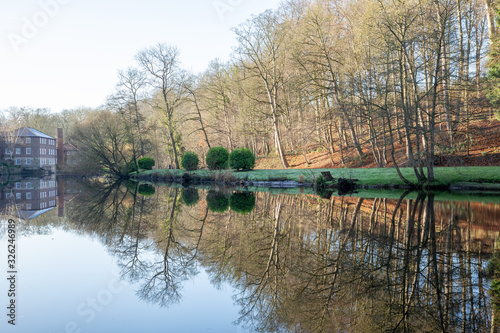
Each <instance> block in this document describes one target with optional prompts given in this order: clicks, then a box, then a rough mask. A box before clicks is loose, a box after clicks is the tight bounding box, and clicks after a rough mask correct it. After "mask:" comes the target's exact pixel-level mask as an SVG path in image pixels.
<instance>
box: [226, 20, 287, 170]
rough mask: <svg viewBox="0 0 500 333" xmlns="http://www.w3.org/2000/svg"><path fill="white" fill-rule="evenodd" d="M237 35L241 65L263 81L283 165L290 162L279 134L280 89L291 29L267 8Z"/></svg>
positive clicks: (241, 28) (240, 28)
mask: <svg viewBox="0 0 500 333" xmlns="http://www.w3.org/2000/svg"><path fill="white" fill-rule="evenodd" d="M234 31H235V32H236V35H237V36H238V42H239V46H238V48H237V52H238V54H239V56H240V62H241V65H242V66H243V67H244V68H245V70H246V71H248V75H249V76H250V77H255V78H257V79H258V80H259V81H260V82H261V87H262V89H263V91H264V93H265V95H266V97H267V104H268V105H269V107H270V109H271V117H272V122H273V128H274V139H275V145H276V148H277V151H278V154H279V157H280V159H281V163H282V165H283V168H288V162H287V159H286V156H285V151H284V149H283V144H282V137H281V134H280V110H281V106H280V95H279V94H280V90H281V89H282V84H283V80H284V76H285V60H286V53H285V52H286V48H285V41H286V38H287V36H288V33H287V31H286V29H285V26H284V25H283V24H282V22H280V19H279V16H277V15H276V14H274V13H273V12H271V11H266V12H264V13H262V14H260V15H258V16H256V17H254V18H253V19H252V20H249V21H247V22H246V23H245V24H242V25H240V27H239V28H237V29H235V30H234Z"/></svg>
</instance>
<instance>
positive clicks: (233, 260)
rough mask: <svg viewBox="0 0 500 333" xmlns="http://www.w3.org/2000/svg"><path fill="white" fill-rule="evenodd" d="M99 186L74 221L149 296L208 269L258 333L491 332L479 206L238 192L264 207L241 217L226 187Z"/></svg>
mask: <svg viewBox="0 0 500 333" xmlns="http://www.w3.org/2000/svg"><path fill="white" fill-rule="evenodd" d="M91 188H92V190H93V191H97V192H98V193H96V192H88V193H87V194H86V195H85V196H83V197H82V198H80V199H79V200H77V201H75V203H76V204H74V205H73V206H74V213H73V214H72V216H73V218H74V220H73V224H75V225H78V226H79V228H80V229H81V230H82V231H83V230H85V231H87V232H90V233H93V234H95V235H97V236H98V237H101V239H102V240H103V241H104V242H105V243H106V244H108V246H109V248H110V250H111V251H112V252H113V253H114V254H115V255H116V257H117V258H118V262H119V265H120V267H121V270H122V275H123V277H124V278H127V279H129V280H131V281H133V282H137V283H138V285H139V286H140V288H139V290H138V295H139V297H140V298H141V299H143V300H145V301H147V302H152V303H155V304H158V305H159V306H168V305H170V304H173V303H175V302H178V301H179V300H180V299H181V297H182V286H183V283H184V282H185V281H186V280H188V279H189V278H191V277H192V276H194V275H195V274H197V272H198V268H199V267H202V268H203V269H204V270H205V271H207V272H208V274H209V276H210V278H211V281H212V283H213V284H214V285H215V286H216V287H217V286H221V285H222V284H224V283H230V284H232V285H233V287H235V288H236V289H237V290H239V292H238V293H237V294H236V295H235V301H236V304H238V305H239V307H240V319H239V323H240V324H242V325H244V326H246V327H247V328H248V329H250V330H251V331H257V332H276V331H297V332H331V331H357V332H371V331H392V332H413V331H428V332H433V331H442V332H454V331H474V332H476V331H485V330H489V328H490V325H491V316H492V314H491V310H487V308H488V307H489V304H490V301H489V296H488V294H487V288H486V286H485V283H486V282H485V280H484V279H485V277H484V275H483V274H482V270H483V263H484V261H483V258H487V257H488V254H487V252H489V248H488V247H487V246H489V244H487V243H488V241H487V240H485V239H484V237H483V238H481V237H480V236H477V235H476V234H475V233H474V229H473V225H474V224H476V223H477V221H476V220H474V217H473V216H474V214H473V213H471V207H470V204H468V206H464V204H462V203H441V202H438V203H436V202H435V200H434V195H433V194H432V193H420V194H418V195H416V196H415V195H410V194H409V193H405V194H404V195H403V196H402V197H401V198H400V199H399V200H390V199H363V198H348V197H331V198H329V199H327V200H324V199H318V198H315V197H308V196H302V197H298V196H288V195H283V194H280V195H272V194H269V193H256V194H252V195H246V194H239V196H238V197H234V198H233V200H232V203H233V206H235V205H237V204H239V203H240V202H239V201H241V202H243V203H245V207H246V206H252V208H253V207H254V206H255V209H253V210H251V211H250V210H249V209H242V211H244V213H245V214H240V213H238V210H236V211H235V210H227V209H215V210H213V211H212V210H211V207H212V208H213V204H214V202H217V200H215V199H218V201H222V199H227V198H226V196H225V195H224V196H222V195H221V193H220V192H213V191H208V192H207V191H196V192H195V191H187V190H182V195H181V190H180V189H177V188H161V187H160V188H156V190H155V192H154V194H153V195H151V196H144V195H139V194H138V188H139V187H138V186H137V184H135V185H130V184H93V185H92V186H91ZM149 192H152V191H149ZM191 192H192V193H191ZM181 197H182V198H183V199H181ZM189 197H193V198H195V199H196V200H190V199H189ZM247 197H248V198H249V199H251V200H246V199H247ZM410 197H411V199H410ZM186 198H188V199H186ZM242 198H243V199H245V200H242ZM236 199H238V200H239V201H238V202H237V201H236ZM223 201H224V206H226V201H227V200H223ZM247 201H248V202H249V203H250V204H248V205H247V204H246V202H247ZM241 206H242V207H243V206H244V205H243V204H242V205H241ZM476 215H477V214H476ZM77 217H78V218H77ZM82 218H83V219H82ZM491 239H494V237H491Z"/></svg>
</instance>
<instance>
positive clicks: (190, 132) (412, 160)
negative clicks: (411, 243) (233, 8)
mask: <svg viewBox="0 0 500 333" xmlns="http://www.w3.org/2000/svg"><path fill="white" fill-rule="evenodd" d="M496 18H497V14H496V4H495V3H494V2H492V1H491V0H399V1H392V0H391V1H389V0H349V1H342V0H310V1H306V0H292V1H287V2H283V3H282V5H281V6H280V7H279V9H277V10H275V11H270V10H269V11H266V12H263V13H261V14H259V15H257V16H253V17H252V18H250V19H248V20H247V21H246V22H243V23H242V24H240V25H239V26H238V27H235V28H234V29H233V31H234V35H235V38H236V39H237V46H236V48H235V49H234V52H233V54H232V55H231V59H230V60H229V61H228V62H222V61H220V60H218V59H215V60H213V61H212V62H211V63H210V65H209V66H208V68H207V69H206V71H205V72H203V73H200V74H198V75H195V74H193V73H190V72H188V71H186V70H184V69H183V68H182V66H181V54H180V52H179V50H178V49H177V47H176V46H175V45H168V44H164V43H158V44H156V45H152V46H149V47H145V48H144V49H142V50H139V51H138V52H137V54H136V56H135V63H134V64H132V66H131V67H129V68H126V69H123V70H121V71H119V73H118V76H117V85H116V88H115V92H114V93H113V94H112V95H110V96H109V97H108V99H107V102H106V104H105V105H103V106H102V107H100V108H97V109H77V110H64V111H62V112H60V113H52V112H51V111H50V110H48V109H31V108H11V109H9V110H4V111H5V112H4V115H3V116H2V117H3V119H0V124H4V125H3V127H12V128H14V127H16V128H17V127H20V126H27V125H28V126H31V127H35V128H37V129H39V130H41V131H42V132H45V133H48V134H50V135H54V134H55V131H56V128H57V127H62V128H64V130H65V134H66V138H67V140H68V141H69V142H71V143H72V144H74V145H75V146H76V147H77V148H78V151H79V153H80V155H81V157H82V163H81V165H79V168H80V169H81V170H83V171H85V172H88V173H96V172H101V171H102V170H107V171H111V172H112V173H114V174H116V175H119V176H120V175H123V174H124V173H125V174H126V173H127V170H126V168H125V169H124V166H127V165H129V163H130V162H131V161H133V160H136V159H138V158H140V157H143V156H151V157H153V158H154V159H155V161H156V168H169V167H173V168H180V167H181V165H180V160H181V157H182V156H183V154H184V153H185V152H187V151H190V152H194V153H196V154H198V156H200V161H204V156H205V155H206V153H207V151H208V149H209V148H211V147H216V146H224V147H226V148H227V149H228V150H229V151H232V150H234V149H237V148H240V147H245V148H249V149H251V150H252V151H253V152H254V153H255V154H256V155H257V157H258V160H257V168H259V167H261V168H264V167H271V168H289V167H296V166H297V165H298V164H299V163H295V164H296V165H294V163H293V161H296V160H297V159H303V160H304V163H303V164H302V167H304V166H305V167H307V166H311V165H313V164H312V163H310V161H309V160H308V159H310V158H311V153H320V154H321V156H322V157H323V160H324V162H325V163H324V165H326V166H328V167H332V168H341V167H351V166H353V165H354V166H361V167H363V166H364V167H367V166H371V167H378V168H383V167H395V169H396V171H397V172H398V174H399V175H400V177H401V178H402V179H403V181H404V176H403V175H402V174H401V173H400V171H399V167H401V166H405V167H412V168H413V170H414V173H415V175H416V177H417V179H418V181H419V182H421V183H423V182H432V181H433V180H434V167H435V166H436V165H439V163H440V161H441V162H442V160H443V158H444V159H446V158H448V157H450V156H462V158H461V159H456V160H453V159H451V160H450V159H449V158H448V159H446V163H447V164H450V163H452V164H453V163H456V164H457V165H458V166H463V165H467V164H468V161H469V160H467V157H470V156H471V154H472V152H473V151H474V152H475V153H476V154H481V156H483V157H484V156H485V153H486V154H489V156H490V157H491V158H490V160H489V162H488V163H489V164H490V165H498V161H499V160H498V158H499V156H500V148H499V144H498V143H499V141H498V139H499V134H498V133H499V130H498V128H499V125H500V123H499V121H498V118H499V117H500V113H499V111H498V105H499V104H500V97H499V96H500V92H499V89H498V87H499V82H498V80H499V78H500V65H499V64H500V57H499V56H498V54H497V48H498V46H497V43H498V37H497V27H496V22H495V19H496ZM488 139H489V140H488ZM485 142H487V149H489V150H488V151H487V152H485V151H482V152H481V151H479V152H478V151H477V146H478V145H481V144H484V143H485ZM484 148H485V149H486V147H484ZM314 156H316V155H314ZM316 157H317V156H316ZM291 161H292V162H291ZM450 161H451V162H450Z"/></svg>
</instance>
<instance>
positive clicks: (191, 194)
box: [181, 188, 200, 206]
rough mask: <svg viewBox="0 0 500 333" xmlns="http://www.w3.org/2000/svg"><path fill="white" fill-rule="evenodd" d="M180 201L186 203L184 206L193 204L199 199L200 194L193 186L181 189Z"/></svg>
mask: <svg viewBox="0 0 500 333" xmlns="http://www.w3.org/2000/svg"><path fill="white" fill-rule="evenodd" d="M181 196H182V201H184V203H185V204H186V206H194V205H196V204H197V203H198V201H199V200H200V196H199V194H198V190H197V189H195V188H185V189H183V190H182V194H181Z"/></svg>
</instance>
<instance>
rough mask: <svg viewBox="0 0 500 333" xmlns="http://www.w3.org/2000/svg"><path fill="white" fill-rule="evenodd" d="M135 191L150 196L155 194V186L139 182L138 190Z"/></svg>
mask: <svg viewBox="0 0 500 333" xmlns="http://www.w3.org/2000/svg"><path fill="white" fill-rule="evenodd" d="M137 192H139V194H142V195H143V196H145V197H150V196H152V195H153V194H155V188H154V186H153V185H149V184H141V185H139V190H138V191H137Z"/></svg>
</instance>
